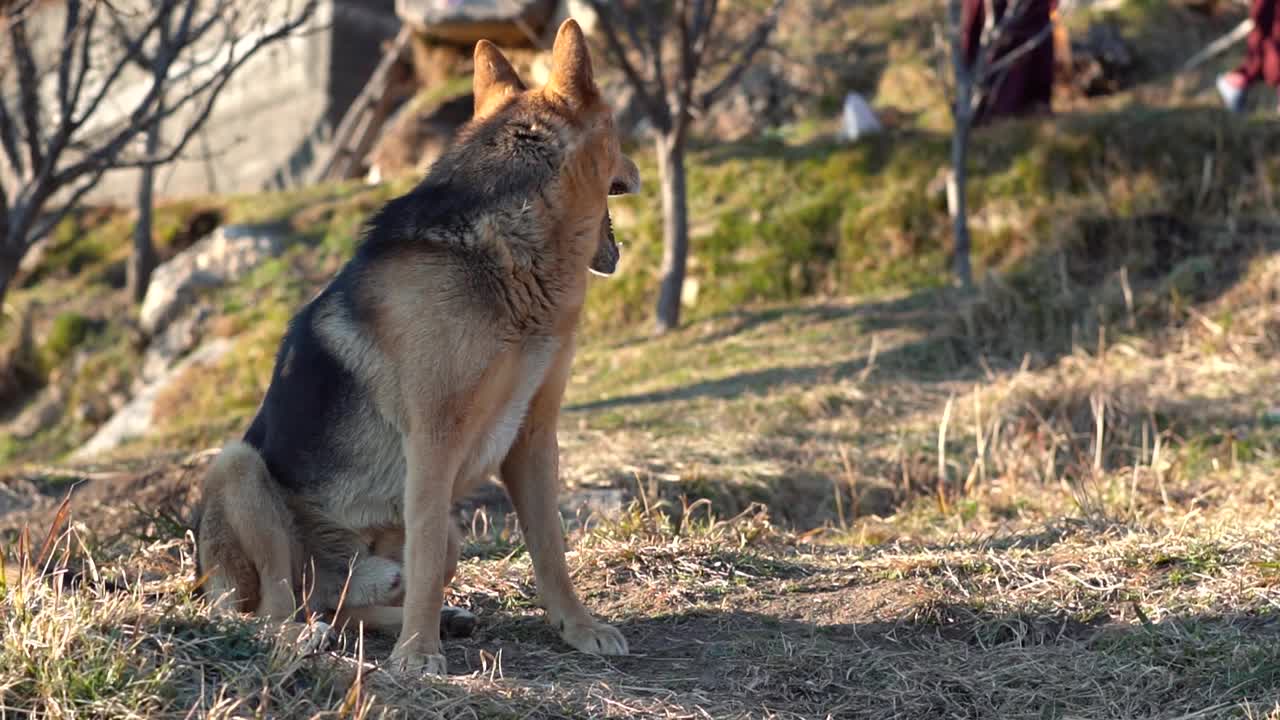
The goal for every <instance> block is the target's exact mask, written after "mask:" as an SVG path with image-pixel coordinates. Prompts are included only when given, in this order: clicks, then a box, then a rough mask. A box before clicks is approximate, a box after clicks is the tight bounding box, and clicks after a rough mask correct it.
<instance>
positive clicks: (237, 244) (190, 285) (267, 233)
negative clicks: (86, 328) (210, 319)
mask: <svg viewBox="0 0 1280 720" xmlns="http://www.w3.org/2000/svg"><path fill="white" fill-rule="evenodd" d="M283 246H284V242H283V238H282V236H281V234H280V232H279V230H278V229H276V228H270V229H268V228H266V227H262V226H249V225H224V226H223V227H220V228H218V229H217V230H215V231H214V232H213V234H211V235H210V236H209V237H207V238H205V239H203V240H201V241H199V242H197V243H196V244H195V245H192V246H191V247H189V248H187V249H186V250H184V251H182V252H181V253H179V254H177V255H175V256H174V257H173V259H171V260H169V261H168V262H166V263H164V264H163V265H161V266H160V267H157V268H156V269H155V272H153V273H152V274H151V283H150V284H149V285H147V295H146V297H145V298H144V299H143V301H142V311H141V314H140V317H139V322H140V324H141V326H142V330H143V332H145V333H146V334H147V335H150V336H154V335H155V334H156V333H157V332H159V331H160V330H161V329H162V328H164V326H165V325H166V324H168V323H169V321H171V320H172V319H173V318H174V317H176V316H177V315H178V314H179V313H180V312H182V310H183V309H184V308H186V307H187V306H188V305H189V304H190V303H191V302H192V300H193V299H194V297H195V293H196V291H197V290H199V289H201V288H208V287H217V286H219V285H223V284H225V283H230V282H235V281H236V280H238V279H239V278H241V277H243V276H244V275H245V274H246V273H247V272H249V271H250V270H252V269H253V268H255V267H257V266H258V265H261V264H262V263H263V262H265V261H266V260H268V259H270V258H273V257H275V256H277V255H279V254H280V251H281V250H282V249H283Z"/></svg>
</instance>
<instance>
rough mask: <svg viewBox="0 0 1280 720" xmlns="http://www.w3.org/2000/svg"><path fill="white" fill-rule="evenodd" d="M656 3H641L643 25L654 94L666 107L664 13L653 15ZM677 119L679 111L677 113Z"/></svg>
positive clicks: (667, 103)
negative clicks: (663, 45) (646, 34)
mask: <svg viewBox="0 0 1280 720" xmlns="http://www.w3.org/2000/svg"><path fill="white" fill-rule="evenodd" d="M655 4H656V3H653V2H642V3H641V5H642V6H643V8H644V23H645V26H646V27H647V28H648V30H649V55H650V57H649V62H650V63H651V64H652V66H653V80H654V84H656V85H657V86H658V87H657V89H656V90H655V92H654V94H655V95H657V96H658V98H659V99H661V100H662V101H663V103H664V105H666V106H667V107H670V105H671V102H670V101H669V100H668V99H667V70H666V68H665V67H663V62H662V35H663V31H664V30H666V27H665V26H666V24H667V23H666V18H665V13H662V14H657V15H655V14H654V12H653V6H654V5H655ZM676 114H677V117H678V115H679V111H677V113H676Z"/></svg>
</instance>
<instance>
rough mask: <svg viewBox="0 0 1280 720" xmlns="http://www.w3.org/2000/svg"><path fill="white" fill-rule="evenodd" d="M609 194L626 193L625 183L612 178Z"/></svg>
mask: <svg viewBox="0 0 1280 720" xmlns="http://www.w3.org/2000/svg"><path fill="white" fill-rule="evenodd" d="M609 194H610V195H626V194H627V184H626V183H624V182H622V181H621V180H614V181H613V184H611V185H610V186H609Z"/></svg>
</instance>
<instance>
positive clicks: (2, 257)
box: [0, 249, 22, 308]
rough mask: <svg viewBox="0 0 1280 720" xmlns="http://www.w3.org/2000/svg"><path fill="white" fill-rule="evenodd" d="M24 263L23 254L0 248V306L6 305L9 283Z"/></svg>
mask: <svg viewBox="0 0 1280 720" xmlns="http://www.w3.org/2000/svg"><path fill="white" fill-rule="evenodd" d="M21 263H22V257H21V255H17V256H15V254H14V253H10V252H5V251H4V250H2V249H0V308H2V307H4V298H5V294H6V293H8V292H9V283H11V282H13V278H14V276H15V275H17V274H18V266H19V265H20V264H21Z"/></svg>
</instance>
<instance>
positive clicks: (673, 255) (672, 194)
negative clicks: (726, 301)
mask: <svg viewBox="0 0 1280 720" xmlns="http://www.w3.org/2000/svg"><path fill="white" fill-rule="evenodd" d="M657 149H658V180H659V181H660V182H661V183H662V271H661V272H662V282H661V285H660V286H659V291H658V314H657V328H656V329H657V332H658V333H659V334H661V333H665V332H667V331H669V330H674V329H675V328H676V327H678V326H679V325H680V299H681V295H682V292H683V290H684V273H685V266H686V264H687V262H688V259H689V207H688V198H687V194H686V189H685V168H684V134H683V133H681V132H678V131H676V132H671V133H667V134H664V135H660V136H658V140H657Z"/></svg>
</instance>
